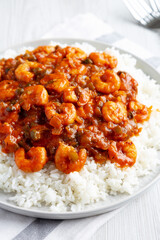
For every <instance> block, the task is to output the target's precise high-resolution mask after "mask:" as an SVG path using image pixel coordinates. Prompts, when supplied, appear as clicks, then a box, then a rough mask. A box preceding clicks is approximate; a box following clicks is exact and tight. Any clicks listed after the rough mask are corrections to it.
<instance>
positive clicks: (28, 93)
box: [20, 85, 48, 111]
mask: <svg viewBox="0 0 160 240" xmlns="http://www.w3.org/2000/svg"><path fill="white" fill-rule="evenodd" d="M20 102H21V106H22V108H23V109H24V110H26V111H28V110H29V109H30V108H31V105H37V106H43V105H45V104H47V102H48V93H47V90H46V89H45V88H44V87H43V86H42V85H35V86H30V87H26V88H25V89H24V92H23V93H22V95H21V96H20Z"/></svg>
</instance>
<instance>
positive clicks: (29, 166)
mask: <svg viewBox="0 0 160 240" xmlns="http://www.w3.org/2000/svg"><path fill="white" fill-rule="evenodd" d="M47 160H48V159H47V152H46V149H45V148H44V147H32V148H31V149H30V150H29V151H28V152H27V153H26V154H25V150H24V148H19V149H18V150H17V151H16V152H15V163H16V165H17V167H18V168H19V169H21V170H22V171H24V172H38V171H40V170H41V169H42V168H43V167H44V165H45V164H46V162H47Z"/></svg>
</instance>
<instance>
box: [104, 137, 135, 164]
mask: <svg viewBox="0 0 160 240" xmlns="http://www.w3.org/2000/svg"><path fill="white" fill-rule="evenodd" d="M108 155H109V159H110V160H111V162H116V163H118V164H119V165H120V166H121V167H127V166H129V167H131V166H133V165H134V164H135V162H136V158H137V150H136V147H135V145H134V143H133V142H132V141H131V140H128V141H124V142H123V141H120V142H117V143H116V142H112V143H111V144H110V146H109V148H108Z"/></svg>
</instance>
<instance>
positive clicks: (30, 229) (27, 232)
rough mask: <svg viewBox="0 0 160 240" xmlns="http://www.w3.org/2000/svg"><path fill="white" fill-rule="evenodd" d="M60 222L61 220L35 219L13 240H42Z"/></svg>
mask: <svg viewBox="0 0 160 240" xmlns="http://www.w3.org/2000/svg"><path fill="white" fill-rule="evenodd" d="M61 222H62V220H46V219H36V220H35V221H33V222H32V223H31V224H29V226H27V227H26V228H25V229H24V230H23V231H21V232H20V233H19V234H18V235H17V236H16V237H14V238H13V240H27V239H31V240H43V239H44V238H45V237H46V236H48V234H49V233H50V232H52V231H53V230H54V229H55V228H56V227H57V226H58V225H59V224H60V223H61Z"/></svg>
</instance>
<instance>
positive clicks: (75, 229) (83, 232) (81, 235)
mask: <svg viewBox="0 0 160 240" xmlns="http://www.w3.org/2000/svg"><path fill="white" fill-rule="evenodd" d="M52 37H53V38H54V37H69V38H87V39H92V40H93V39H97V40H100V41H104V42H106V43H109V44H113V45H114V46H115V47H119V48H121V49H125V50H127V51H129V52H131V53H133V54H135V55H137V56H139V57H140V58H142V56H143V59H145V60H146V61H147V62H148V63H149V64H151V65H152V66H154V67H155V68H156V69H157V70H159V71H160V58H157V57H154V56H152V54H151V53H149V52H148V51H146V50H145V49H143V48H141V47H139V46H137V45H136V44H134V43H133V42H130V41H129V40H127V39H126V38H124V37H123V36H121V35H119V34H118V33H116V32H114V31H113V29H112V28H111V27H110V26H109V25H108V24H106V23H104V22H102V21H101V20H100V19H98V18H97V17H96V16H94V15H92V14H85V15H78V16H76V17H74V18H73V19H70V20H68V21H66V22H65V23H63V24H60V25H57V26H56V27H54V28H53V29H52V30H51V31H50V32H48V33H46V34H45V35H44V36H43V38H52ZM123 208H124V207H122V208H120V209H118V210H114V211H112V212H110V213H106V214H102V215H99V216H95V217H89V218H84V219H76V220H63V221H62V220H43V219H35V218H31V217H25V216H21V215H17V214H14V213H10V212H7V211H5V210H2V209H0V237H1V239H3V240H9V239H14V240H26V239H32V240H43V239H45V240H53V239H55V240H57V239H58V240H80V239H83V240H87V239H90V237H91V236H92V235H93V234H94V232H95V231H96V230H97V229H98V228H99V227H100V226H102V225H103V224H104V223H106V222H107V221H108V220H109V219H111V218H112V217H113V216H115V215H116V214H117V213H118V212H120V211H122V209H123Z"/></svg>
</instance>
